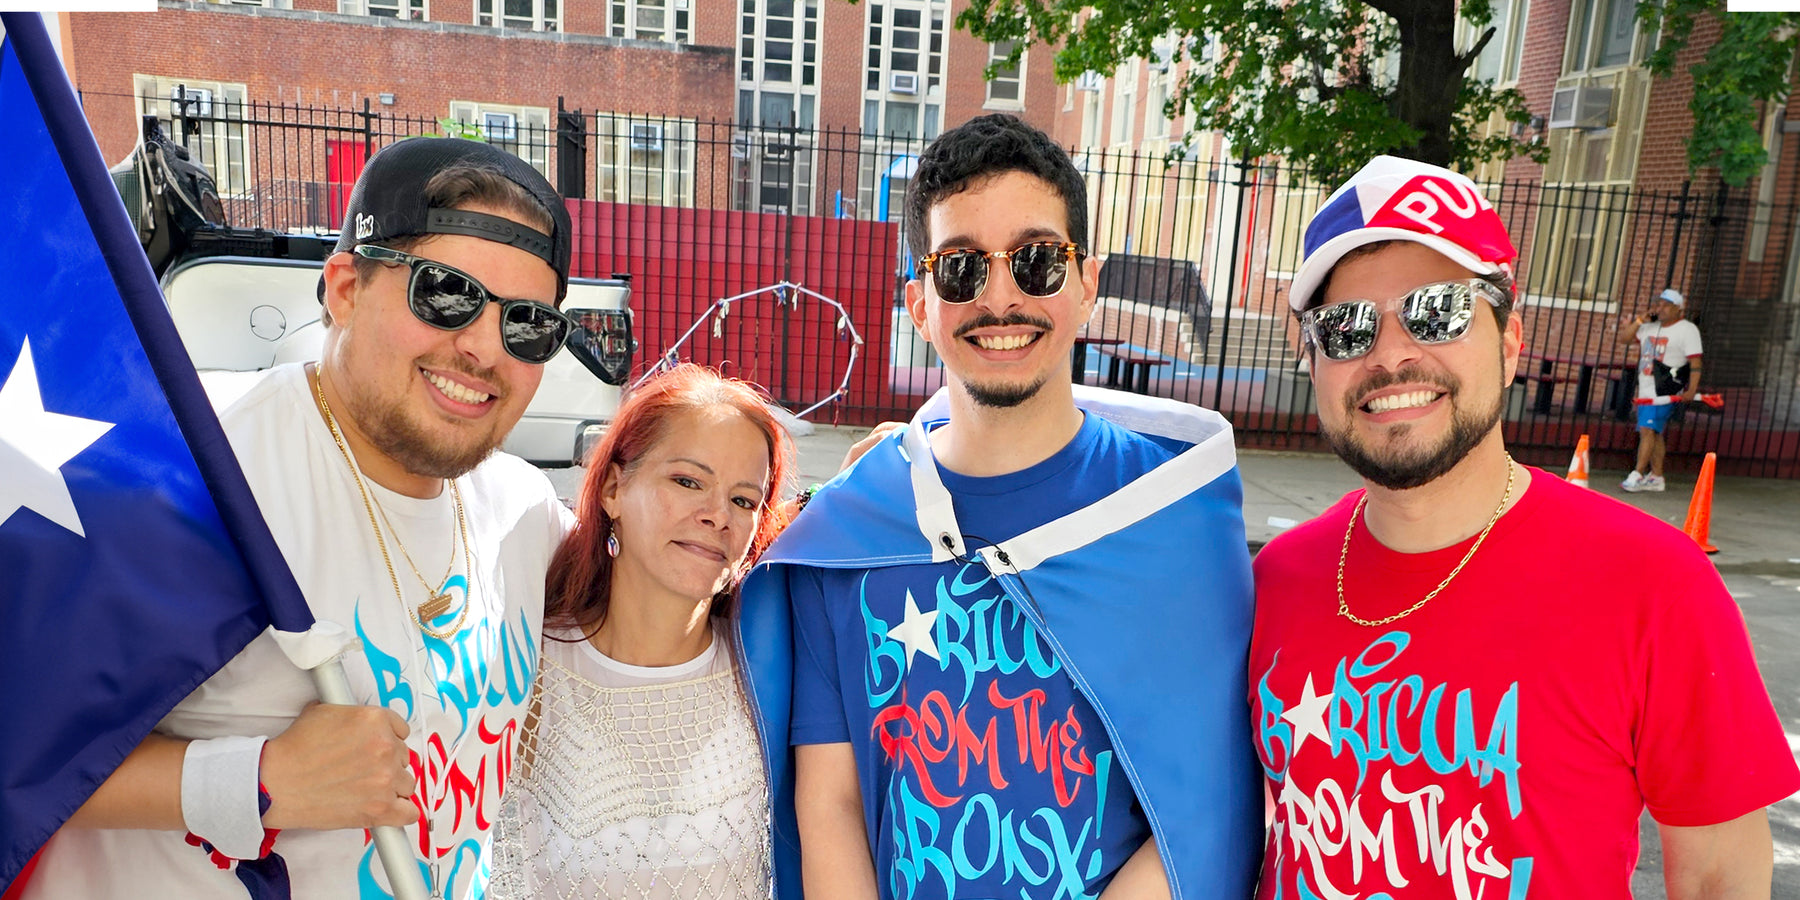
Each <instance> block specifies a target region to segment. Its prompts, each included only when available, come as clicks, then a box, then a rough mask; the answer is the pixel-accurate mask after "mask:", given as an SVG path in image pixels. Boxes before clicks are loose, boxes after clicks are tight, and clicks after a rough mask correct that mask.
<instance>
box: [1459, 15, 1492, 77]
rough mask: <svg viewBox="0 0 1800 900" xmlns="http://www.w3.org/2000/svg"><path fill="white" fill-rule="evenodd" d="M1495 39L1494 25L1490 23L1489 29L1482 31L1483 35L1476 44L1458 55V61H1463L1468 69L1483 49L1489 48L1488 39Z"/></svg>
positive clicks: (1464, 66)
mask: <svg viewBox="0 0 1800 900" xmlns="http://www.w3.org/2000/svg"><path fill="white" fill-rule="evenodd" d="M1493 39H1494V26H1492V25H1489V26H1488V30H1486V31H1484V32H1482V33H1481V37H1480V38H1479V39H1477V40H1476V41H1475V46H1473V47H1470V48H1469V52H1467V53H1464V54H1462V55H1460V56H1458V57H1457V58H1456V61H1457V62H1460V63H1462V64H1463V68H1464V69H1468V67H1469V65H1470V64H1471V63H1473V62H1475V60H1476V59H1477V58H1478V57H1480V56H1481V51H1482V50H1484V49H1486V48H1487V45H1488V41H1491V40H1493Z"/></svg>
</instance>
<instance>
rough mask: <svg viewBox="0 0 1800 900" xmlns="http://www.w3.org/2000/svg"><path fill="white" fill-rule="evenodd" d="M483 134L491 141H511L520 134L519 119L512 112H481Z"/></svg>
mask: <svg viewBox="0 0 1800 900" xmlns="http://www.w3.org/2000/svg"><path fill="white" fill-rule="evenodd" d="M481 134H482V136H484V137H486V138H487V139H488V140H490V141H511V140H516V139H517V138H518V136H519V119H518V117H517V116H514V115H513V114H512V113H506V112H491V113H482V114H481Z"/></svg>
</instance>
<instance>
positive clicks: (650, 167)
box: [594, 113, 698, 208]
mask: <svg viewBox="0 0 1800 900" xmlns="http://www.w3.org/2000/svg"><path fill="white" fill-rule="evenodd" d="M652 125H654V126H656V131H657V135H658V140H657V141H656V142H655V145H654V147H653V146H652V145H651V143H650V142H649V141H647V140H644V136H645V135H646V134H648V133H649V131H648V127H647V126H652ZM697 130H698V122H697V120H695V119H670V118H648V117H644V116H627V115H622V114H617V113H599V114H597V115H596V116H595V117H594V134H595V138H596V149H597V151H598V152H596V153H595V154H594V157H595V159H594V171H595V175H596V176H597V177H596V180H595V191H594V198H595V199H597V200H601V201H605V202H610V203H636V204H647V205H651V206H677V207H689V208H691V207H693V205H694V196H695V189H694V181H695V178H696V175H697V169H696V161H695V156H696V154H695V147H696V143H695V141H696V132H697Z"/></svg>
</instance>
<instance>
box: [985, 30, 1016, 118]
mask: <svg viewBox="0 0 1800 900" xmlns="http://www.w3.org/2000/svg"><path fill="white" fill-rule="evenodd" d="M1014 46H1015V44H1014V42H1013V41H1000V42H998V43H994V44H989V45H988V58H987V64H988V65H990V66H998V65H1000V64H1001V63H1003V62H1005V61H1006V58H1007V57H1008V56H1009V55H1011V54H1012V51H1013V47H1014ZM1024 70H1025V57H1023V56H1021V57H1019V64H1018V65H1016V66H1006V67H1004V68H999V69H995V70H994V77H993V78H992V79H990V80H989V81H988V83H987V105H988V106H990V107H994V108H997V109H1022V108H1023V107H1024V106H1025V75H1024Z"/></svg>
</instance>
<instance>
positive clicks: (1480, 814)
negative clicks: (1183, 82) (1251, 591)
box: [1249, 157, 1800, 900]
mask: <svg viewBox="0 0 1800 900" xmlns="http://www.w3.org/2000/svg"><path fill="white" fill-rule="evenodd" d="M1516 256H1517V253H1516V251H1515V250H1514V248H1513V245H1512V241H1511V239H1510V238H1509V237H1508V236H1507V234H1506V229H1505V226H1504V225H1503V224H1502V222H1501V221H1500V218H1499V216H1498V215H1496V214H1495V212H1494V210H1493V207H1492V206H1491V205H1490V204H1489V203H1488V201H1487V200H1486V198H1484V197H1483V196H1482V195H1481V193H1480V191H1479V190H1478V189H1477V188H1476V187H1475V185H1474V184H1473V183H1472V182H1470V181H1469V180H1468V179H1467V178H1464V177H1463V176H1461V175H1457V174H1455V173H1452V172H1450V171H1447V170H1444V169H1440V168H1437V167H1435V166H1427V165H1424V164H1421V163H1416V162H1412V161H1410V160H1402V159H1396V158H1393V157H1381V158H1378V159H1376V160H1375V161H1374V162H1371V163H1370V164H1369V165H1368V166H1367V167H1365V168H1364V169H1363V170H1362V171H1360V172H1358V173H1357V174H1356V175H1355V176H1353V177H1352V178H1351V179H1350V181H1349V183H1347V184H1345V185H1344V186H1343V187H1342V188H1340V189H1339V190H1338V191H1337V192H1336V193H1335V194H1333V195H1332V196H1331V198H1330V199H1329V200H1327V201H1326V203H1325V206H1324V207H1323V208H1321V210H1320V211H1319V213H1318V215H1317V216H1315V217H1314V219H1313V220H1312V222H1311V224H1310V225H1309V226H1308V228H1307V232H1306V259H1305V261H1304V262H1303V263H1302V265H1301V267H1300V270H1299V271H1298V272H1297V273H1296V274H1295V277H1294V282H1293V285H1292V293H1291V296H1290V302H1291V303H1292V305H1293V308H1294V310H1295V311H1296V313H1298V314H1299V316H1300V320H1301V329H1302V332H1303V334H1304V336H1305V340H1306V344H1307V353H1308V356H1309V359H1310V360H1311V366H1312V379H1313V384H1314V387H1315V388H1316V391H1317V395H1318V398H1319V423H1320V429H1321V431H1322V432H1323V433H1324V435H1325V437H1326V438H1327V439H1328V440H1329V442H1330V443H1331V445H1332V447H1333V449H1334V450H1335V451H1336V452H1337V453H1338V455H1339V456H1340V457H1342V458H1343V459H1344V461H1345V462H1347V463H1348V464H1349V465H1350V466H1351V467H1352V468H1354V469H1355V470H1356V471H1357V472H1358V473H1359V474H1360V475H1362V476H1363V479H1364V485H1365V487H1364V489H1363V490H1360V491H1354V492H1352V493H1351V494H1350V495H1349V496H1346V497H1345V498H1344V499H1343V500H1342V501H1340V502H1339V503H1338V504H1337V505H1336V506H1335V507H1333V508H1332V509H1330V510H1328V511H1326V512H1325V514H1324V515H1322V516H1320V517H1319V518H1317V519H1314V520H1313V521H1311V522H1308V523H1306V524H1304V525H1302V526H1300V527H1298V528H1295V529H1294V530H1293V531H1291V532H1289V533H1287V534H1284V535H1282V536H1281V537H1280V538H1278V539H1276V540H1275V541H1273V542H1271V543H1270V544H1269V545H1268V547H1267V548H1265V549H1264V550H1263V552H1262V553H1261V555H1259V556H1258V557H1257V559H1256V593H1257V612H1256V632H1255V637H1254V639H1253V642H1252V646H1251V654H1250V697H1249V699H1250V703H1251V706H1252V712H1253V714H1254V716H1255V738H1256V742H1257V751H1258V754H1259V755H1260V757H1261V760H1262V764H1263V769H1264V774H1265V777H1266V781H1265V784H1266V787H1267V789H1268V796H1267V798H1266V799H1267V801H1268V808H1269V812H1270V816H1271V821H1270V826H1271V827H1270V829H1269V836H1268V844H1267V848H1266V850H1265V855H1264V863H1263V877H1262V883H1261V887H1260V890H1259V895H1260V896H1261V897H1262V898H1264V900H1272V898H1277V897H1281V898H1287V900H1307V898H1329V900H1338V898H1359V900H1380V898H1386V900H1410V898H1440V897H1441V898H1457V900H1473V898H1482V897H1485V898H1489V900H1493V898H1506V900H1519V898H1527V897H1528V898H1531V900H1538V898H1556V897H1570V898H1581V900H1596V898H1598V900H1627V898H1629V897H1630V884H1631V874H1632V870H1633V869H1634V868H1635V866H1636V863H1637V856H1638V819H1639V816H1640V815H1641V813H1642V811H1643V810H1644V809H1645V808H1648V809H1649V810H1650V813H1651V815H1652V816H1653V817H1654V818H1655V819H1656V821H1657V823H1658V825H1659V828H1660V831H1661V836H1662V843H1663V848H1664V856H1665V864H1664V869H1665V876H1666V879H1667V882H1668V890H1669V896H1670V897H1671V898H1676V900H1682V898H1698V897H1707V898H1738V897H1759V898H1767V897H1768V896H1769V891H1770V878H1771V871H1772V867H1773V862H1772V848H1771V841H1770V836H1769V825H1768V819H1767V817H1766V814H1765V812H1764V808H1765V807H1767V806H1768V805H1769V804H1771V803H1773V802H1775V801H1777V800H1780V799H1782V798H1784V797H1787V796H1788V795H1790V794H1793V793H1795V792H1796V791H1800V769H1797V768H1796V766H1795V763H1794V756H1793V753H1792V752H1791V751H1790V750H1789V749H1788V746H1787V741H1786V739H1785V737H1784V735H1783V731H1782V727H1781V723H1780V720H1779V719H1778V718H1777V717H1776V715H1775V711H1774V709H1773V707H1772V706H1771V704H1770V702H1769V696H1768V692H1767V690H1766V689H1765V688H1764V686H1763V683H1762V679H1761V677H1760V675H1759V674H1758V672H1757V669H1756V663H1755V659H1754V657H1753V656H1752V654H1751V650H1750V642H1749V637H1748V634H1747V633H1746V631H1745V627H1744V621H1743V617H1742V615H1741V614H1740V613H1739V611H1738V609H1737V607H1736V605H1735V604H1734V603H1733V601H1732V599H1731V596H1730V594H1728V593H1727V592H1726V590H1725V587H1724V585H1723V583H1722V582H1721V581H1720V580H1719V576H1718V574H1717V572H1716V571H1714V569H1713V567H1712V566H1711V564H1710V563H1709V562H1708V561H1707V560H1706V557H1705V556H1704V555H1702V554H1701V553H1700V551H1699V550H1698V549H1697V548H1696V547H1695V546H1694V544H1693V542H1692V541H1690V540H1687V539H1686V538H1685V537H1684V536H1683V535H1682V534H1681V533H1680V532H1679V531H1676V530H1675V529H1673V528H1671V527H1669V526H1668V525H1666V524H1664V523H1662V522H1659V521H1657V520H1655V519H1653V518H1650V517H1649V516H1646V515H1644V514H1642V513H1640V512H1638V511H1636V510H1634V509H1632V508H1630V507H1627V506H1625V505H1623V504H1620V503H1618V502H1616V501H1613V500H1611V499H1609V498H1607V497H1605V496H1603V495H1601V494H1597V493H1593V492H1590V491H1587V490H1583V489H1581V488H1578V487H1574V486H1572V485H1570V484H1568V483H1567V482H1565V481H1563V480H1562V479H1560V478H1557V477H1555V476H1553V475H1548V474H1546V473H1544V472H1543V471H1541V470H1538V469H1533V468H1530V467H1527V466H1522V465H1519V464H1518V463H1515V462H1514V461H1513V460H1512V458H1511V456H1509V455H1508V454H1507V452H1506V447H1505V445H1504V443H1503V441H1502V439H1501V431H1500V426H1499V423H1500V409H1501V402H1502V397H1503V392H1504V390H1505V388H1506V386H1507V385H1508V384H1509V383H1510V382H1511V381H1512V377H1513V372H1514V370H1515V369H1516V367H1517V366H1518V361H1519V351H1520V347H1521V344H1522V340H1523V339H1522V330H1521V327H1520V324H1519V321H1518V318H1517V317H1516V316H1513V315H1512V306H1513V300H1514V287H1513V283H1512V277H1511V274H1512V262H1513V260H1514V259H1515V257H1516ZM1652 561H1654V564H1651V562H1652Z"/></svg>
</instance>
